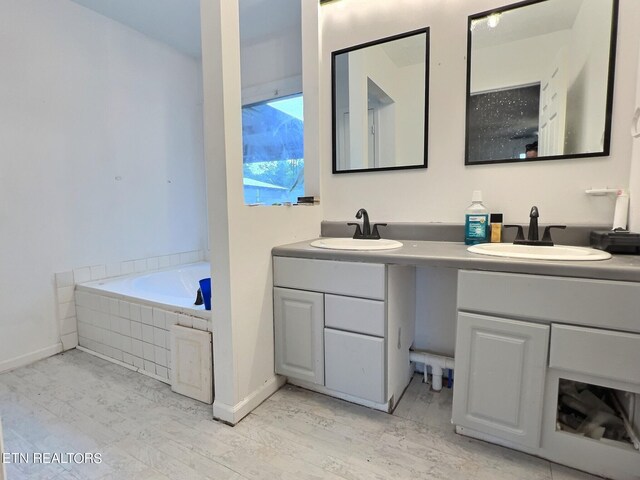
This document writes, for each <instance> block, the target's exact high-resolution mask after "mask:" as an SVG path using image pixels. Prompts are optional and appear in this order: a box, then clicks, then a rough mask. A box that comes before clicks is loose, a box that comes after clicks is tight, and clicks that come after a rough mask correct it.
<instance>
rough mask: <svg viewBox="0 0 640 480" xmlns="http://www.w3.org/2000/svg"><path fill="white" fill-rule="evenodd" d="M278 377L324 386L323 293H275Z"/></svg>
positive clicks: (281, 289) (282, 290) (297, 291)
mask: <svg viewBox="0 0 640 480" xmlns="http://www.w3.org/2000/svg"><path fill="white" fill-rule="evenodd" d="M273 312H274V322H275V324H274V331H275V360H276V373H279V374H281V375H287V376H291V377H295V378H299V379H301V380H305V381H307V382H311V383H316V384H318V385H324V341H323V336H324V329H323V319H324V299H323V295H322V294H321V293H317V292H305V291H302V290H291V289H289V288H274V289H273Z"/></svg>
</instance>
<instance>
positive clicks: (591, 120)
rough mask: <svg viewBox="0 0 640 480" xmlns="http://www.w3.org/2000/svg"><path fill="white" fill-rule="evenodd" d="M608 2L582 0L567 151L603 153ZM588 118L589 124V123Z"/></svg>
mask: <svg viewBox="0 0 640 480" xmlns="http://www.w3.org/2000/svg"><path fill="white" fill-rule="evenodd" d="M608 3H609V2H603V1H601V0H583V4H582V7H581V8H580V11H579V12H578V16H577V18H576V21H575V23H574V25H573V29H572V34H571V39H570V44H569V51H571V52H572V55H571V58H569V67H570V68H569V78H568V79H567V88H568V98H567V131H568V134H569V135H571V137H573V138H570V142H569V145H568V149H567V151H568V152H589V151H590V152H595V151H602V149H603V139H604V128H603V126H604V124H605V118H606V113H607V93H606V92H607V84H608V80H609V78H608V71H607V69H606V68H603V65H607V64H608V62H607V60H608V58H609V48H610V38H611V32H610V30H609V28H607V26H608V23H609V22H606V21H604V20H605V19H607V18H610V17H611V14H610V11H611V10H610V8H609V6H608ZM586 119H588V121H586Z"/></svg>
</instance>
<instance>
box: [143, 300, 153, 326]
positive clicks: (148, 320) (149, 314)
mask: <svg viewBox="0 0 640 480" xmlns="http://www.w3.org/2000/svg"><path fill="white" fill-rule="evenodd" d="M140 321H141V322H142V323H144V324H145V325H153V311H152V310H151V307H146V306H144V305H140Z"/></svg>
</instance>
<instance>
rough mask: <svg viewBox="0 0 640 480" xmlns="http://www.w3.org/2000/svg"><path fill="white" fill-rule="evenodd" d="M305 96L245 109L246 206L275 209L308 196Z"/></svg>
mask: <svg viewBox="0 0 640 480" xmlns="http://www.w3.org/2000/svg"><path fill="white" fill-rule="evenodd" d="M303 126H304V122H303V105H302V94H298V95H292V96H290V97H285V98H278V99H276V100H271V101H267V102H262V103H256V104H253V105H247V106H245V107H243V108H242V144H243V173H244V175H243V177H244V178H243V183H244V202H245V203H246V204H248V205H253V204H262V205H273V204H281V203H284V202H292V203H294V202H296V201H297V199H298V197H299V196H303V195H304V154H303V150H304V136H303V135H304V132H303V130H304V128H303Z"/></svg>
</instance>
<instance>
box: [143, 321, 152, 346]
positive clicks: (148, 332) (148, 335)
mask: <svg viewBox="0 0 640 480" xmlns="http://www.w3.org/2000/svg"><path fill="white" fill-rule="evenodd" d="M142 340H143V341H145V342H147V343H153V327H152V326H151V325H144V324H143V325H142Z"/></svg>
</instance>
